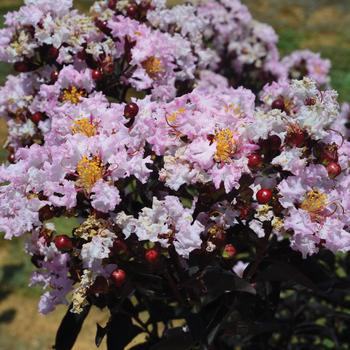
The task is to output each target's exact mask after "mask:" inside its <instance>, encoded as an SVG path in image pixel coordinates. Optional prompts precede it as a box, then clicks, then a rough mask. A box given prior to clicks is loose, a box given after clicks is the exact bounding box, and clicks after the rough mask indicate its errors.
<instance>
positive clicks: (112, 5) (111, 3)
mask: <svg viewBox="0 0 350 350" xmlns="http://www.w3.org/2000/svg"><path fill="white" fill-rule="evenodd" d="M116 6H117V0H109V1H108V8H109V9H111V10H115V7H116Z"/></svg>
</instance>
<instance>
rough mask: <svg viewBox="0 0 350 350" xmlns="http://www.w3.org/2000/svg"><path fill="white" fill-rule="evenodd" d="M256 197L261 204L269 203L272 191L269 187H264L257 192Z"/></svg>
mask: <svg viewBox="0 0 350 350" xmlns="http://www.w3.org/2000/svg"><path fill="white" fill-rule="evenodd" d="M256 199H257V201H258V203H259V204H267V203H269V202H270V200H271V199H272V191H271V190H270V189H268V188H262V189H261V190H259V191H258V193H257V194H256Z"/></svg>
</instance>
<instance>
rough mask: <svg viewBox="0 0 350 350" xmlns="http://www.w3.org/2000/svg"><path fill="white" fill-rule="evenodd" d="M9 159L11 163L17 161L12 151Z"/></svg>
mask: <svg viewBox="0 0 350 350" xmlns="http://www.w3.org/2000/svg"><path fill="white" fill-rule="evenodd" d="M7 160H8V161H9V163H11V164H14V163H16V156H15V154H14V153H12V152H11V153H10V154H9V155H8V156H7Z"/></svg>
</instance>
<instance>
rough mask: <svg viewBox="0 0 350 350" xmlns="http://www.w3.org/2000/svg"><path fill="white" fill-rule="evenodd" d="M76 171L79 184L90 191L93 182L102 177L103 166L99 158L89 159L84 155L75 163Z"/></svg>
mask: <svg viewBox="0 0 350 350" xmlns="http://www.w3.org/2000/svg"><path fill="white" fill-rule="evenodd" d="M77 173H78V175H79V183H80V185H81V186H82V187H83V188H84V189H85V190H86V191H88V192H90V191H91V188H92V187H93V186H94V184H95V183H96V182H97V181H98V180H100V179H102V177H103V167H102V164H101V160H100V158H99V157H93V158H92V159H89V158H88V157H86V156H84V157H83V158H82V159H81V160H80V161H79V163H78V165H77Z"/></svg>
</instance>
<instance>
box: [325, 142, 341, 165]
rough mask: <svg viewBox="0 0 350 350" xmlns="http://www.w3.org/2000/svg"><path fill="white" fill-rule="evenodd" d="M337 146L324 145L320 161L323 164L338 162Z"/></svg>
mask: <svg viewBox="0 0 350 350" xmlns="http://www.w3.org/2000/svg"><path fill="white" fill-rule="evenodd" d="M338 158H339V156H338V146H337V145H336V144H331V145H325V146H324V147H323V148H322V150H321V161H322V163H323V164H328V163H330V162H333V163H337V162H338Z"/></svg>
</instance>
